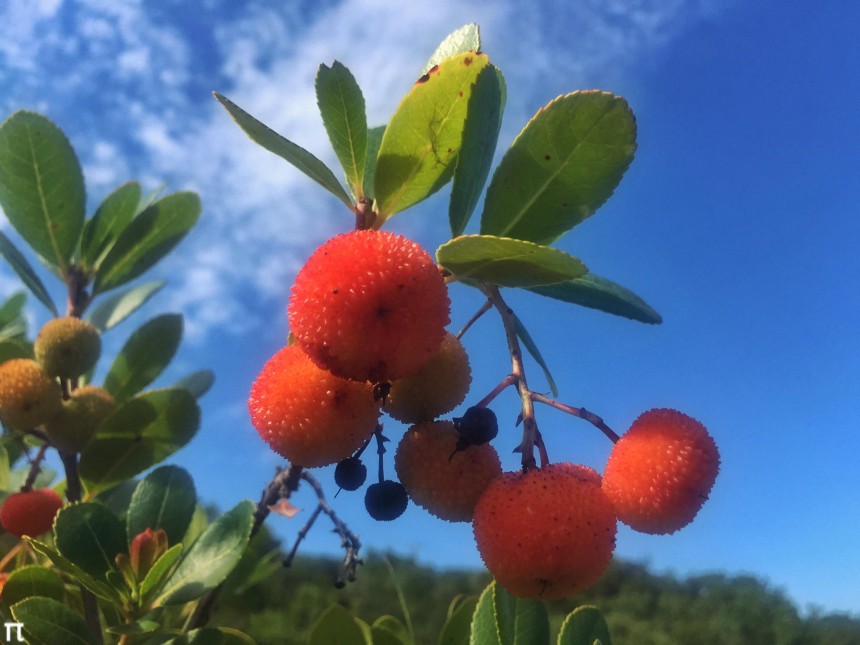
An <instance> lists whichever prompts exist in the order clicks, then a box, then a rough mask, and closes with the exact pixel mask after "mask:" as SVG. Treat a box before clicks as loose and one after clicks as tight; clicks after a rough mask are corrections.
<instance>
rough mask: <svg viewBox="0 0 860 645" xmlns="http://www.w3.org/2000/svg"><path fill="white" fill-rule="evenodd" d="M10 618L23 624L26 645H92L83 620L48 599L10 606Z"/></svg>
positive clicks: (92, 641) (23, 601)
mask: <svg viewBox="0 0 860 645" xmlns="http://www.w3.org/2000/svg"><path fill="white" fill-rule="evenodd" d="M12 617H13V618H14V619H15V620H16V621H17V622H19V623H23V624H24V637H25V639H26V642H27V643H30V645H56V644H57V643H62V644H63V645H92V643H94V642H95V640H94V637H93V634H92V632H90V630H89V627H87V624H86V622H85V621H84V619H83V617H82V616H81V615H80V614H79V613H77V612H76V611H73V610H71V609H69V607H67V606H66V605H65V604H64V603H61V602H58V601H57V600H54V599H52V598H39V597H34V598H28V599H27V600H22V601H21V602H19V603H16V604H15V605H12ZM14 633H15V632H14V631H13V632H12V634H14Z"/></svg>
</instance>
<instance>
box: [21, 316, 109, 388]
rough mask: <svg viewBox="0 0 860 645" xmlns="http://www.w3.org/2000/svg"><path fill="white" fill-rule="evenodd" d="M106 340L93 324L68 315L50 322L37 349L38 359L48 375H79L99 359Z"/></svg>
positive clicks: (35, 348) (35, 345)
mask: <svg viewBox="0 0 860 645" xmlns="http://www.w3.org/2000/svg"><path fill="white" fill-rule="evenodd" d="M101 349H102V341H101V338H100V337H99V332H98V330H97V329H96V328H95V327H93V326H92V325H91V324H90V323H88V322H86V321H84V320H81V319H80V318H73V317H71V316H67V317H65V318H54V319H53V320H50V321H48V322H47V323H46V324H45V326H44V327H42V329H41V331H39V335H38V336H36V343H35V344H34V346H33V351H34V352H35V353H36V360H37V361H39V364H40V365H41V366H42V369H44V370H45V371H46V372H47V373H48V374H50V375H51V376H59V377H60V378H77V377H78V376H81V375H82V374H86V373H87V372H88V371H90V370H91V369H92V368H93V367H95V365H96V362H97V361H98V360H99V354H101Z"/></svg>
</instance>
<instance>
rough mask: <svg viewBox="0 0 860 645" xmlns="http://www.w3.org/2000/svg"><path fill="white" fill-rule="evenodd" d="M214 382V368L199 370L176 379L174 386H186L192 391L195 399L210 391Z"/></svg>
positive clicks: (185, 387)
mask: <svg viewBox="0 0 860 645" xmlns="http://www.w3.org/2000/svg"><path fill="white" fill-rule="evenodd" d="M214 383H215V372H213V371H212V370H198V371H196V372H192V373H191V374H189V375H188V376H184V377H182V378H181V379H179V380H178V381H176V383H174V384H173V387H181V388H184V389H186V390H188V391H189V392H191V394H193V395H194V398H195V399H199V398H200V397H201V396H203V395H204V394H206V393H207V392H208V391H209V388H211V387H212V385H213V384H214Z"/></svg>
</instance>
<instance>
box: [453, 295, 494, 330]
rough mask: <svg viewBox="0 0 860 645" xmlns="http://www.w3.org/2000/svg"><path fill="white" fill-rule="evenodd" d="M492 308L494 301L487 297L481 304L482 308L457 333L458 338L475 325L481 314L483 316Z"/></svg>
mask: <svg viewBox="0 0 860 645" xmlns="http://www.w3.org/2000/svg"><path fill="white" fill-rule="evenodd" d="M492 308H493V301H492V300H490V299H489V298H487V301H486V302H485V303H484V304H483V305H481V308H480V309H478V311H476V312H475V315H474V316H472V317H471V318H469V321H468V322H467V323H466V324H465V326H464V327H463V329H461V330H460V331H459V333H458V334H457V340H460V339H461V338H462V337H463V334H465V333H466V332H467V331H469V327H471V326H472V325H474V324H475V323H476V322H477V321H478V319H479V318H480V317H481V316H483V315H484V314H485V313H487V312H488V311H489V310H490V309H492Z"/></svg>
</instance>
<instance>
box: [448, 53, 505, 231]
mask: <svg viewBox="0 0 860 645" xmlns="http://www.w3.org/2000/svg"><path fill="white" fill-rule="evenodd" d="M505 93H506V92H505V79H504V77H503V76H502V72H501V70H499V69H498V68H497V67H494V66H493V65H487V66H486V67H485V68H484V69H482V70H481V73H480V74H478V79H477V80H476V81H475V86H474V88H473V89H472V96H471V97H470V98H469V107H468V109H467V111H466V123H465V124H464V126H463V146H462V148H461V149H460V155H459V156H458V157H457V166H456V168H455V169H454V182H453V184H452V187H451V201H450V203H449V205H448V219H449V221H450V222H451V235H452V236H454V237H456V236H458V235H462V233H463V231H464V230H466V224H467V223H468V222H469V218H470V217H471V216H472V211H474V210H475V206H476V205H477V203H478V199H479V198H480V197H481V191H482V190H484V184H485V183H486V182H487V176H488V175H489V174H490V167H491V166H492V165H493V155H494V154H495V153H496V144H497V143H498V140H499V129H500V128H501V126H502V112H503V111H504V109H505Z"/></svg>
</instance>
